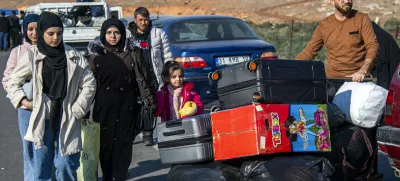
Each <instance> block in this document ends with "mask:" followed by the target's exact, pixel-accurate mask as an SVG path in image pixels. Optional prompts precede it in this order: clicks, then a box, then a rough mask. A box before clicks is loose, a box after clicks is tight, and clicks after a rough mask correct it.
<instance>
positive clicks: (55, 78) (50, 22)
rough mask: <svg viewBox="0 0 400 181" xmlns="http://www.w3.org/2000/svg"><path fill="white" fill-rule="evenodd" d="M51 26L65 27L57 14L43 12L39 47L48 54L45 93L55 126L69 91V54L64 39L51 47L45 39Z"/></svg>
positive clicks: (39, 30)
mask: <svg viewBox="0 0 400 181" xmlns="http://www.w3.org/2000/svg"><path fill="white" fill-rule="evenodd" d="M51 27H60V28H63V23H62V21H61V19H60V18H59V17H58V16H57V15H56V14H53V13H50V12H42V13H41V15H40V17H39V21H38V28H37V30H38V43H37V47H38V49H39V52H40V53H42V54H44V55H46V58H44V60H43V71H42V76H43V93H45V94H47V96H48V97H49V98H50V100H51V102H52V104H51V108H50V120H51V121H53V126H56V125H55V124H54V123H55V122H56V121H58V119H59V117H60V115H61V103H62V101H63V100H64V98H65V96H66V92H67V71H66V69H67V56H66V55H65V48H64V43H63V41H62V40H61V43H60V44H59V45H58V46H57V47H51V46H49V45H48V44H47V43H46V42H45V41H44V38H43V36H44V32H45V31H46V30H47V29H48V28H51ZM53 128H54V127H53Z"/></svg>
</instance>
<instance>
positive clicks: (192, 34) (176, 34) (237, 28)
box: [169, 19, 258, 43]
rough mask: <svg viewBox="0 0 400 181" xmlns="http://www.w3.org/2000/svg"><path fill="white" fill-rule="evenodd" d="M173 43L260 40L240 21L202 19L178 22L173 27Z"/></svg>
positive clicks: (171, 38)
mask: <svg viewBox="0 0 400 181" xmlns="http://www.w3.org/2000/svg"><path fill="white" fill-rule="evenodd" d="M169 35H170V36H169V40H170V41H171V42H172V43H183V42H199V41H218V40H239V39H240V40H242V39H258V36H257V35H256V34H255V32H254V31H253V30H252V29H251V28H250V27H249V26H248V25H247V24H246V23H244V22H243V21H241V20H238V19H201V20H198V19H196V20H187V21H180V22H176V23H174V24H172V25H171V29H170V31H169Z"/></svg>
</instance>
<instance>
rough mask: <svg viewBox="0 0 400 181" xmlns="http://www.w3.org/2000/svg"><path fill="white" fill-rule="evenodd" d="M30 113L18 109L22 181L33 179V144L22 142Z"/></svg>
mask: <svg viewBox="0 0 400 181" xmlns="http://www.w3.org/2000/svg"><path fill="white" fill-rule="evenodd" d="M31 114H32V111H30V110H27V109H22V108H19V109H18V126H19V133H20V134H21V138H22V154H23V161H24V181H28V180H32V178H33V166H34V162H33V149H34V147H33V143H32V142H30V141H26V140H24V136H25V134H26V131H27V130H28V126H29V118H30V117H31Z"/></svg>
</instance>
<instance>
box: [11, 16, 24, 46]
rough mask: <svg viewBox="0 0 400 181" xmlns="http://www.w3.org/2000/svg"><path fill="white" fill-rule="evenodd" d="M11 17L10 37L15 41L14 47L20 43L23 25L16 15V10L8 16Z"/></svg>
mask: <svg viewBox="0 0 400 181" xmlns="http://www.w3.org/2000/svg"><path fill="white" fill-rule="evenodd" d="M8 19H10V23H11V27H10V37H11V40H12V42H13V44H12V45H13V48H14V47H16V46H18V45H20V44H21V42H20V34H19V32H20V31H21V26H20V25H19V18H18V17H17V15H16V11H12V12H11V15H10V16H8Z"/></svg>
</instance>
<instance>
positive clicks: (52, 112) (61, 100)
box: [7, 12, 96, 181]
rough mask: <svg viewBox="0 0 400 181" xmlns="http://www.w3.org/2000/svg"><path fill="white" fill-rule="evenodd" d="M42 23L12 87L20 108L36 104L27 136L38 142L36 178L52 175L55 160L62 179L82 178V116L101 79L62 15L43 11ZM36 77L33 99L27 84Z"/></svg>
mask: <svg viewBox="0 0 400 181" xmlns="http://www.w3.org/2000/svg"><path fill="white" fill-rule="evenodd" d="M37 29H38V43H37V46H32V48H31V50H30V51H29V52H27V53H25V54H24V55H23V56H22V57H21V60H20V63H19V64H18V65H17V67H16V68H15V70H14V72H13V73H12V74H11V77H10V80H9V82H8V89H7V91H8V94H9V96H10V99H11V102H12V104H13V105H14V106H15V107H16V108H18V107H20V106H25V107H27V108H28V109H32V115H31V118H30V120H29V127H28V130H27V133H26V135H25V137H24V139H25V140H28V141H31V142H33V143H34V146H35V150H34V159H35V161H34V162H35V168H34V178H33V179H32V180H35V181H36V180H50V179H51V175H52V166H53V164H54V166H55V168H56V179H57V180H58V181H63V180H76V177H77V175H76V170H77V169H78V167H79V158H80V151H82V142H81V121H80V120H81V119H82V118H83V117H84V116H85V114H86V113H87V112H88V111H89V109H90V105H91V103H92V101H93V97H94V95H95V89H96V82H95V79H94V77H93V74H92V72H91V70H90V67H89V63H88V61H87V60H86V59H85V58H84V57H83V56H82V55H81V54H79V53H78V52H77V51H76V50H74V49H72V48H71V47H69V46H67V45H65V44H64V43H63V41H62V32H63V24H62V21H61V19H60V18H59V17H58V16H57V15H55V14H53V13H49V12H43V13H42V14H41V15H40V17H39V21H38V28H37ZM31 78H32V81H33V101H32V102H30V101H28V100H27V99H26V95H25V93H24V91H23V90H22V87H21V85H22V84H23V83H24V82H25V81H26V80H28V79H31ZM54 142H56V145H55V144H54Z"/></svg>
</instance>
